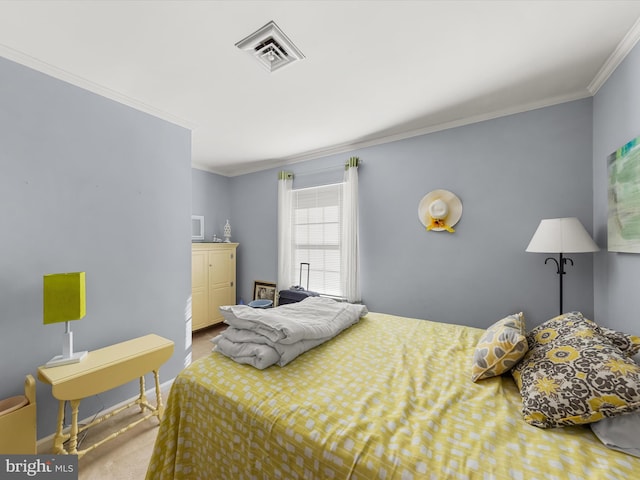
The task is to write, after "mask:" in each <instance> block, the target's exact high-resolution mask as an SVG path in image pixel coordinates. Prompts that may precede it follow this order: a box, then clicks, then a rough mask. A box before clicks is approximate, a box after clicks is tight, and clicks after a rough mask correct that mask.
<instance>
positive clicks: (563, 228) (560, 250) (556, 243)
mask: <svg viewBox="0 0 640 480" xmlns="http://www.w3.org/2000/svg"><path fill="white" fill-rule="evenodd" d="M598 250H600V249H599V248H598V246H597V245H596V244H595V242H594V241H593V239H592V238H591V236H590V235H589V234H588V233H587V231H586V230H585V228H584V227H583V226H582V223H580V220H578V219H577V218H575V217H568V218H547V219H544V220H541V221H540V225H538V229H537V230H536V232H535V233H534V234H533V237H532V238H531V241H530V242H529V246H528V247H527V250H526V251H527V252H534V253H557V254H558V260H556V259H555V258H553V257H548V258H547V259H546V260H545V261H544V263H545V265H546V264H547V262H548V261H549V260H553V261H554V262H555V264H556V267H557V271H556V273H557V274H558V276H559V277H560V314H559V315H562V313H563V311H562V276H563V275H565V274H566V272H565V271H564V266H565V265H566V264H567V263H571V265H573V260H571V259H570V258H566V257H564V256H563V254H565V253H587V252H597V251H598Z"/></svg>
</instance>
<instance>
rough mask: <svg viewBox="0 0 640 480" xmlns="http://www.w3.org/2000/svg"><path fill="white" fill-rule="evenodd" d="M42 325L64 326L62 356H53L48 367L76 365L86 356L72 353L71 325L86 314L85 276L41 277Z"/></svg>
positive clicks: (55, 274)
mask: <svg viewBox="0 0 640 480" xmlns="http://www.w3.org/2000/svg"><path fill="white" fill-rule="evenodd" d="M43 296H44V300H43V317H44V324H45V325H48V324H50V323H59V322H65V331H64V337H63V343H62V355H56V356H55V357H53V358H52V359H51V360H49V361H48V362H47V364H46V366H47V367H54V366H56V365H65V364H67V363H77V362H79V361H81V360H82V359H83V358H84V357H86V356H87V352H86V351H84V352H74V351H73V332H72V331H71V326H70V321H72V320H80V319H81V318H83V317H84V316H85V314H86V298H85V296H86V288H85V272H73V273H53V274H49V275H44V277H43Z"/></svg>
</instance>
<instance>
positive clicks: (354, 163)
mask: <svg viewBox="0 0 640 480" xmlns="http://www.w3.org/2000/svg"><path fill="white" fill-rule="evenodd" d="M363 163H364V162H363V161H362V160H360V159H359V158H358V157H350V158H349V160H347V161H346V162H344V163H343V164H342V165H331V166H329V167H323V168H317V169H315V170H309V171H307V172H300V173H293V172H289V171H286V170H281V171H280V172H278V179H279V180H282V178H283V177H282V175H291V178H293V177H304V176H307V175H315V174H317V173H323V172H329V171H331V170H338V169H340V170H346V169H347V168H349V167H359V166H361V165H362V164H363Z"/></svg>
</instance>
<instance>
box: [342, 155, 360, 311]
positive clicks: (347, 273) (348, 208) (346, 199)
mask: <svg viewBox="0 0 640 480" xmlns="http://www.w3.org/2000/svg"><path fill="white" fill-rule="evenodd" d="M358 243H359V242H358V157H351V158H350V159H349V162H348V163H347V165H346V170H345V174H344V186H343V197H342V239H341V242H340V248H341V255H340V257H341V266H340V273H341V277H342V278H341V279H340V283H341V287H342V291H343V293H344V296H345V297H346V298H347V301H349V302H359V301H360V300H361V296H360V282H359V280H358V278H359V274H360V262H359V256H358Z"/></svg>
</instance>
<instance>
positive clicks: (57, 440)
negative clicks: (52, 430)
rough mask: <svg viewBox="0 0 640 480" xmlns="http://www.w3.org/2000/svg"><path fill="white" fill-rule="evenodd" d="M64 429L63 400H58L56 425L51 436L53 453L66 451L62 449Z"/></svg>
mask: <svg viewBox="0 0 640 480" xmlns="http://www.w3.org/2000/svg"><path fill="white" fill-rule="evenodd" d="M63 430H64V400H60V401H59V402H58V426H57V427H56V435H55V437H54V438H53V453H55V454H60V453H67V452H65V450H64V441H65V435H64V434H63V433H62V432H63Z"/></svg>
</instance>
